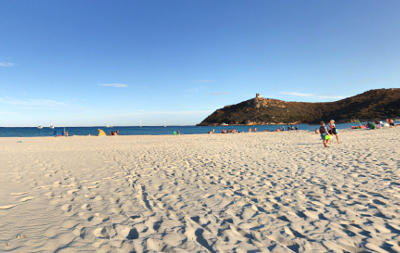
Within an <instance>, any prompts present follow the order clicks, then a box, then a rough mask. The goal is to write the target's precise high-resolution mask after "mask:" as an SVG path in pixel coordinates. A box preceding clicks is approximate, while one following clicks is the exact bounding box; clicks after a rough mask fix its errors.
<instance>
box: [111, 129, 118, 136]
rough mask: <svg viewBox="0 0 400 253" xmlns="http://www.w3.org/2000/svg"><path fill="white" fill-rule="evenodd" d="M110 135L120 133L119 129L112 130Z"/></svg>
mask: <svg viewBox="0 0 400 253" xmlns="http://www.w3.org/2000/svg"><path fill="white" fill-rule="evenodd" d="M110 135H112V136H116V135H119V130H117V131H111V132H110Z"/></svg>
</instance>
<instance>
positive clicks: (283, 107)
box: [199, 88, 400, 126]
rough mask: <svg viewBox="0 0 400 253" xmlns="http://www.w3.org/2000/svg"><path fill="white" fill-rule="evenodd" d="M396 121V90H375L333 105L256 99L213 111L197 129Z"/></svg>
mask: <svg viewBox="0 0 400 253" xmlns="http://www.w3.org/2000/svg"><path fill="white" fill-rule="evenodd" d="M397 117H400V88H393V89H377V90H370V91H367V92H364V93H362V94H359V95H356V96H353V97H349V98H345V99H342V100H339V101H336V102H327V103H306V102H286V101H282V100H277V99H269V98H262V97H256V98H253V99H250V100H247V101H244V102H241V103H239V104H236V105H230V106H225V107H224V108H222V109H218V110H216V111H215V112H214V113H212V114H211V115H210V116H208V117H207V118H206V119H205V120H203V121H202V122H201V123H200V124H199V125H200V126H206V125H219V124H222V123H227V124H245V125H255V124H277V123H310V124H313V123H319V121H320V120H324V121H327V120H329V119H335V120H336V121H337V122H349V121H352V120H361V121H364V120H376V119H385V118H397Z"/></svg>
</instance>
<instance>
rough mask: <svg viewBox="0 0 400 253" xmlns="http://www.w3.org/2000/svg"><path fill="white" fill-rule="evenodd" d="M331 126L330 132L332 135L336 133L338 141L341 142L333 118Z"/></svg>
mask: <svg viewBox="0 0 400 253" xmlns="http://www.w3.org/2000/svg"><path fill="white" fill-rule="evenodd" d="M329 128H330V130H329V133H330V134H331V135H335V137H336V141H337V143H338V144H340V141H339V135H338V132H337V129H336V125H335V121H334V120H333V119H331V120H330V121H329Z"/></svg>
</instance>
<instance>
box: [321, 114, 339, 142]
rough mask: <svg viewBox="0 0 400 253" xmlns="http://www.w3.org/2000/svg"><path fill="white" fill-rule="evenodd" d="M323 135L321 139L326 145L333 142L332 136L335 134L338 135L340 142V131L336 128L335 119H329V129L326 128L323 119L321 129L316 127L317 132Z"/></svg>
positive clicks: (337, 139)
mask: <svg viewBox="0 0 400 253" xmlns="http://www.w3.org/2000/svg"><path fill="white" fill-rule="evenodd" d="M318 132H319V134H320V135H321V140H322V144H323V145H324V147H328V144H330V143H332V136H333V135H334V136H335V137H336V141H337V143H338V144H339V143H340V141H339V135H338V131H337V129H336V125H335V121H334V120H333V119H331V120H330V121H329V131H328V129H327V128H326V125H325V122H324V121H321V125H320V127H319V130H318V129H316V130H315V133H318Z"/></svg>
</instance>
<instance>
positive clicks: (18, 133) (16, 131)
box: [0, 123, 355, 137]
mask: <svg viewBox="0 0 400 253" xmlns="http://www.w3.org/2000/svg"><path fill="white" fill-rule="evenodd" d="M352 125H355V124H350V123H344V124H337V125H336V127H337V128H338V129H346V128H350V127H351V126H352ZM255 127H256V128H257V130H258V131H259V132H262V131H264V130H267V131H275V130H276V129H277V128H281V127H284V128H285V130H287V125H258V126H251V128H255ZM318 127H319V126H318V125H307V124H299V125H298V128H299V130H308V131H314V129H316V128H318ZM99 128H100V129H102V130H104V131H105V132H106V133H107V135H109V134H110V132H111V131H116V130H119V134H120V135H171V134H173V133H174V131H177V130H179V131H180V133H181V134H207V133H208V132H209V131H211V130H212V129H215V133H220V132H221V130H222V129H226V130H228V129H236V130H237V131H239V132H247V131H248V130H249V128H250V126H167V127H163V126H143V127H139V126H115V127H110V128H106V127H105V126H93V127H55V128H54V129H51V128H49V127H43V128H42V129H38V128H37V127H0V137H34V136H55V135H61V134H62V133H63V132H64V130H65V131H68V134H69V135H70V136H71V135H89V134H90V135H97V134H98V129H99Z"/></svg>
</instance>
